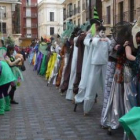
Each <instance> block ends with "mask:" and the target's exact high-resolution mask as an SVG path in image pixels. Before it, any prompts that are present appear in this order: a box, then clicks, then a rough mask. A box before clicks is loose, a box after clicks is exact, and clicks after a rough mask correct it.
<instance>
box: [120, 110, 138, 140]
mask: <svg viewBox="0 0 140 140" xmlns="http://www.w3.org/2000/svg"><path fill="white" fill-rule="evenodd" d="M119 122H120V123H121V125H122V126H123V128H124V130H125V131H126V133H127V136H128V137H129V136H130V135H131V133H133V135H134V136H135V138H136V139H137V140H140V107H133V108H132V109H131V110H130V111H129V112H128V113H127V114H125V115H124V116H123V117H121V118H120V119H119Z"/></svg>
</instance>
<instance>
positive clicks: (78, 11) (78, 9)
mask: <svg viewBox="0 0 140 140" xmlns="http://www.w3.org/2000/svg"><path fill="white" fill-rule="evenodd" d="M78 13H80V1H78Z"/></svg>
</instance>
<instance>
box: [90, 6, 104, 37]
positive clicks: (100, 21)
mask: <svg viewBox="0 0 140 140" xmlns="http://www.w3.org/2000/svg"><path fill="white" fill-rule="evenodd" d="M95 23H98V24H101V23H102V20H100V19H99V15H98V12H97V9H96V7H94V13H93V19H91V20H90V24H91V32H92V36H94V35H95V33H96V28H95Z"/></svg>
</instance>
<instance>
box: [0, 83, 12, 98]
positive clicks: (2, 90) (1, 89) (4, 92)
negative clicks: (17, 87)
mask: <svg viewBox="0 0 140 140" xmlns="http://www.w3.org/2000/svg"><path fill="white" fill-rule="evenodd" d="M9 86H10V83H8V84H5V85H2V86H0V99H2V98H3V96H4V97H6V96H8V89H9Z"/></svg>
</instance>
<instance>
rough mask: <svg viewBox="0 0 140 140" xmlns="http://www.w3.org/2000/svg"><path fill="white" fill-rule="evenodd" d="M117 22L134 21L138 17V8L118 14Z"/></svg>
mask: <svg viewBox="0 0 140 140" xmlns="http://www.w3.org/2000/svg"><path fill="white" fill-rule="evenodd" d="M115 17H116V18H115V19H116V20H115V23H118V22H120V21H128V22H133V21H134V20H135V19H136V10H134V11H126V12H123V15H116V16H115Z"/></svg>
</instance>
